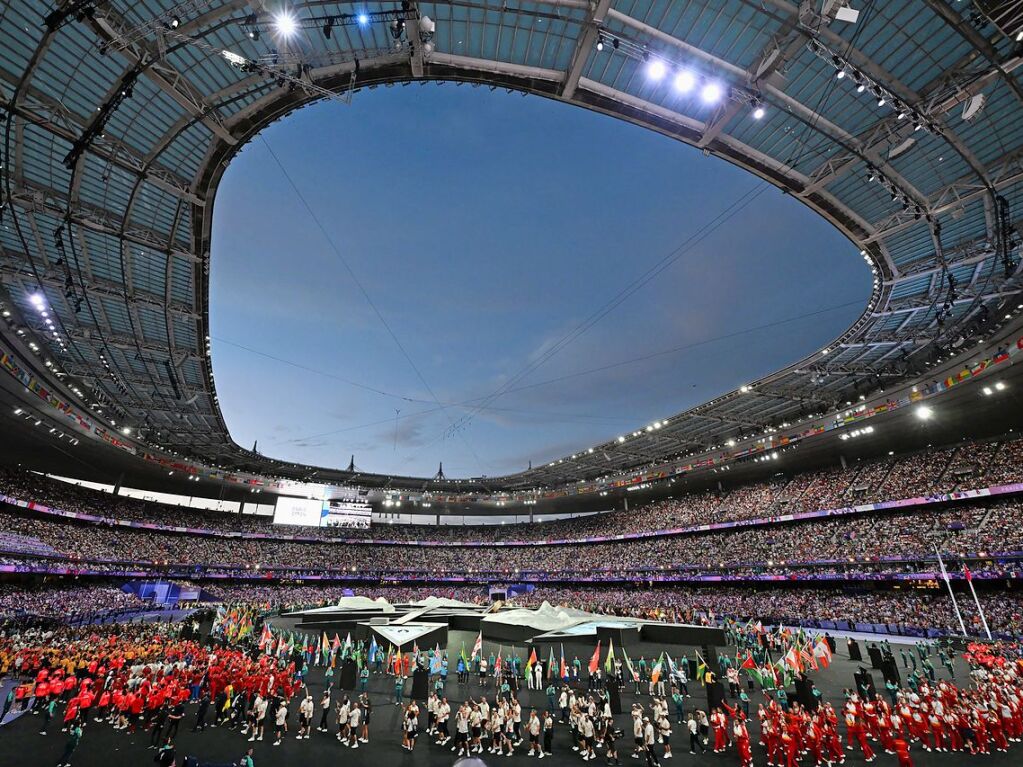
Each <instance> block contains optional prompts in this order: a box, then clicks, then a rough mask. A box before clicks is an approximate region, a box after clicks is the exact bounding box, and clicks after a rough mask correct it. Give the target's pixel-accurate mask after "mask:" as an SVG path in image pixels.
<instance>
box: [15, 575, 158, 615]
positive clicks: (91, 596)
mask: <svg viewBox="0 0 1023 767" xmlns="http://www.w3.org/2000/svg"><path fill="white" fill-rule="evenodd" d="M145 605H146V603H145V602H144V601H143V600H141V599H139V598H138V597H137V596H136V595H135V594H133V593H131V592H126V591H122V590H121V589H120V588H118V587H117V586H111V585H93V584H76V585H67V584H60V585H57V586H55V585H37V586H30V585H26V584H23V583H18V584H14V583H4V584H0V620H2V619H8V618H14V617H21V616H31V617H36V618H60V619H63V620H68V621H71V620H75V619H78V618H80V617H83V616H86V615H88V616H96V615H102V614H104V613H113V612H121V611H124V610H132V609H141V608H143V607H145Z"/></svg>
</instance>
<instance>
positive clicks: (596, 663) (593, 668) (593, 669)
mask: <svg viewBox="0 0 1023 767" xmlns="http://www.w3.org/2000/svg"><path fill="white" fill-rule="evenodd" d="M598 668H600V641H599V640H598V641H597V649H596V650H594V651H593V657H592V658H590V673H591V674H596V673H597V669H598Z"/></svg>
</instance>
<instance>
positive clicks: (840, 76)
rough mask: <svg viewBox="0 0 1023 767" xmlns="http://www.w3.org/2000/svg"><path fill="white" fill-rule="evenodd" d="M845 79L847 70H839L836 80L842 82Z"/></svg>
mask: <svg viewBox="0 0 1023 767" xmlns="http://www.w3.org/2000/svg"><path fill="white" fill-rule="evenodd" d="M844 77H845V70H844V69H839V70H838V74H837V75H835V78H836V79H838V80H841V79H843V78H844Z"/></svg>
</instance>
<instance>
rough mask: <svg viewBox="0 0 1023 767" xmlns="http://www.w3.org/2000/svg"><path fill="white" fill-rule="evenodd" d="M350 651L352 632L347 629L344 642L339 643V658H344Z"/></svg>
mask: <svg viewBox="0 0 1023 767" xmlns="http://www.w3.org/2000/svg"><path fill="white" fill-rule="evenodd" d="M351 651H352V632H351V631H349V632H348V634H347V635H346V636H345V641H344V644H342V645H341V659H342V660H344V659H345V658H347V657H348V654H349V653H351Z"/></svg>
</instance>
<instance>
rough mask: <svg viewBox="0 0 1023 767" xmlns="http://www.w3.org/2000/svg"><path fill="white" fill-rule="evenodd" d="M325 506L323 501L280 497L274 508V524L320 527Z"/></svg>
mask: <svg viewBox="0 0 1023 767" xmlns="http://www.w3.org/2000/svg"><path fill="white" fill-rule="evenodd" d="M323 506H324V504H323V501H319V500H310V499H309V498H289V497H288V496H284V495H281V496H278V497H277V505H276V506H275V507H274V524H275V525H306V526H308V527H319V526H320V517H321V516H322V515H323Z"/></svg>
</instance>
